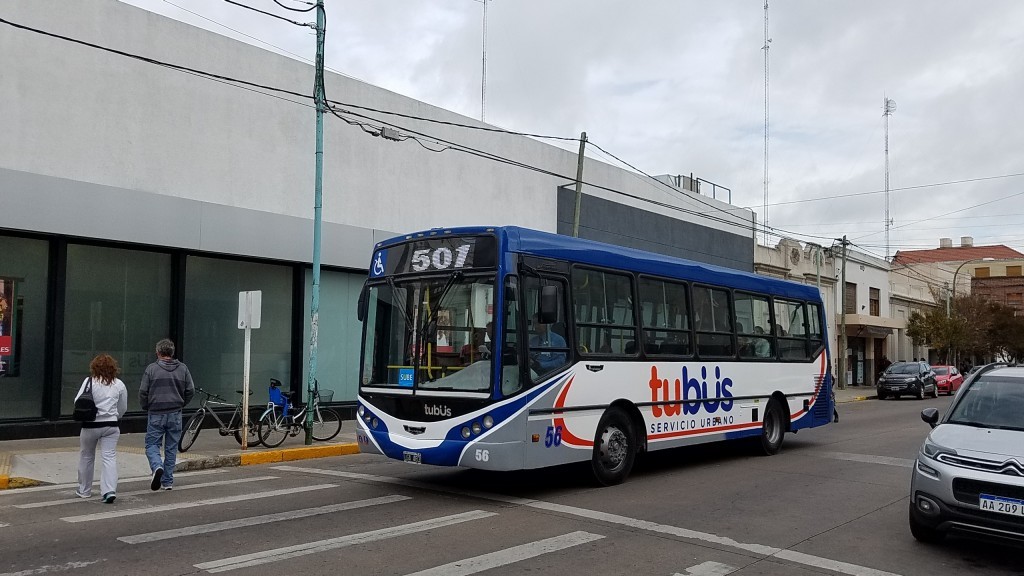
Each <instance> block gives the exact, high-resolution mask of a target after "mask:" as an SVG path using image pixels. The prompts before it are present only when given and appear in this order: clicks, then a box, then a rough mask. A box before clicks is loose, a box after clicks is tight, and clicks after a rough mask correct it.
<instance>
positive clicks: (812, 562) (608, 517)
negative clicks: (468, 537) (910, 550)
mask: <svg viewBox="0 0 1024 576" xmlns="http://www.w3.org/2000/svg"><path fill="white" fill-rule="evenodd" d="M271 468H272V469H273V470H282V471H287V472H304V473H309V474H324V475H327V476H337V477H341V478H349V479H352V480H362V481H366V482H380V483H385V484H393V485H397V486H407V487H410V488H420V489H424V490H431V491H434V492H442V493H447V494H461V495H464V496H471V497H474V498H481V499H486V500H491V501H495V502H505V503H508V504H518V505H520V506H526V507H530V508H537V509H540V510H549V511H553V512H560V513H562V514H566V515H570V516H576V517H579V518H589V519H591V520H599V521H602V522H607V523H609V524H619V525H621V526H630V527H632V528H638V529H640V530H646V531H649V532H655V533H660V534H671V535H673V536H678V537H681V538H688V539H691V540H700V541H703V542H710V543H714V544H718V545H720V546H725V547H729V548H736V549H739V550H744V551H747V552H753V553H755V554H759V555H762V556H765V557H773V558H781V559H783V560H789V561H790V562H796V563H798V564H804V565H806V566H815V567H820V568H826V569H828V570H832V571H834V572H840V573H843V574H850V575H852V576H899V575H898V574H894V573H892V572H886V571H884V570H876V569H874V568H868V567H866V566H860V565H857V564H850V563H847V562H840V561H837V560H831V559H829V558H822V557H820V556H814V555H811V554H804V553H803V552H796V551H793V550H783V549H781V548H775V547H772V546H765V545H763V544H747V543H744V542H737V541H736V540H733V539H732V538H728V537H726V536H719V535H717V534H710V533H708V532H699V531H697V530H690V529H688V528H680V527H678V526H672V525H668V524H658V523H655V522H649V521H647V520H640V519H638V518H630V517H628V516H620V515H618V514H609V513H607V512H600V511H598V510H588V509H586V508H579V507H576V506H567V505H564V504H556V503H554V502H544V501H543V500H529V499H526V498H515V497H511V496H502V495H500V494H488V493H486V492H477V491H462V490H458V489H454V488H448V487H445V486H437V485H434V484H429V483H427V482H417V481H415V480H405V479H403V478H394V477H387V476H374V475H372V474H359V473H355V472H342V471H340V470H328V469H324V468H312V467H300V466H272V467H271Z"/></svg>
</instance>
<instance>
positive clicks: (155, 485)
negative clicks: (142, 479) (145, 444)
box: [149, 467, 164, 491]
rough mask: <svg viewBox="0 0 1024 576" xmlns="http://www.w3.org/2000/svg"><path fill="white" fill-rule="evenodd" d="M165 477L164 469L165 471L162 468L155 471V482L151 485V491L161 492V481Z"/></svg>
mask: <svg viewBox="0 0 1024 576" xmlns="http://www.w3.org/2000/svg"><path fill="white" fill-rule="evenodd" d="M163 477H164V469H163V467H160V468H157V469H156V470H153V481H152V482H150V483H149V489H150V490H154V491H156V490H159V489H160V479H161V478H163Z"/></svg>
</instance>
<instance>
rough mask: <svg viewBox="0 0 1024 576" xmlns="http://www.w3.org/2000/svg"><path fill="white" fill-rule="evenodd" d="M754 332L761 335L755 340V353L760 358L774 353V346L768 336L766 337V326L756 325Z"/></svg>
mask: <svg viewBox="0 0 1024 576" xmlns="http://www.w3.org/2000/svg"><path fill="white" fill-rule="evenodd" d="M754 334H757V335H758V336H761V337H759V338H756V339H755V340H754V355H755V356H757V357H758V358H768V357H769V356H771V355H772V346H771V343H769V342H768V339H767V338H764V337H763V335H764V328H761V327H760V326H754Z"/></svg>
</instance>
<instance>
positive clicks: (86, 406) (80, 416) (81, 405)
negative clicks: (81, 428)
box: [71, 378, 96, 422]
mask: <svg viewBox="0 0 1024 576" xmlns="http://www.w3.org/2000/svg"><path fill="white" fill-rule="evenodd" d="M71 417H72V418H74V420H75V421H76V422H92V421H94V420H96V402H94V401H93V399H92V378H89V381H88V382H86V384H85V390H83V391H82V395H81V396H79V397H78V399H77V400H75V411H74V413H73V414H72V415H71Z"/></svg>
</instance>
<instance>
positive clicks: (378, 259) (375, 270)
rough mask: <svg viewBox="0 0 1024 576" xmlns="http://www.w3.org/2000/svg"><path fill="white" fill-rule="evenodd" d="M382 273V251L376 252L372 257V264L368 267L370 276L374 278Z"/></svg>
mask: <svg viewBox="0 0 1024 576" xmlns="http://www.w3.org/2000/svg"><path fill="white" fill-rule="evenodd" d="M383 275H384V252H377V255H376V256H374V257H373V266H372V267H371V268H370V276H373V277H374V278H376V277H378V276H383Z"/></svg>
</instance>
